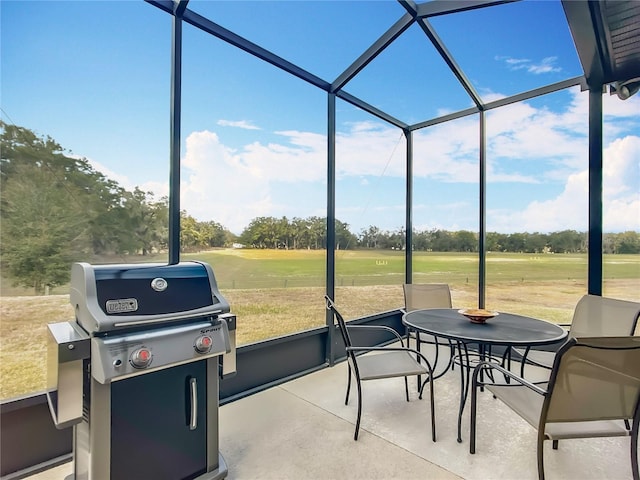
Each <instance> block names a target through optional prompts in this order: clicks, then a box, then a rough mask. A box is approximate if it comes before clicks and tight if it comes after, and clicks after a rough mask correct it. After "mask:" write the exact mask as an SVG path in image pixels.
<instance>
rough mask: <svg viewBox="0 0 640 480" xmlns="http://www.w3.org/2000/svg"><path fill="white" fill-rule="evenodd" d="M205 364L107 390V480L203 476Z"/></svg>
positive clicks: (128, 381)
mask: <svg viewBox="0 0 640 480" xmlns="http://www.w3.org/2000/svg"><path fill="white" fill-rule="evenodd" d="M206 365H207V364H206V361H204V360H200V361H197V362H192V363H188V364H185V365H179V366H176V367H172V368H167V369H165V370H160V371H157V372H153V373H149V374H144V375H139V376H137V377H132V378H128V379H125V380H120V381H117V382H114V383H113V384H112V385H111V478H112V479H113V480H122V479H126V478H135V479H136V480H143V479H149V480H152V479H153V480H164V479H166V480H179V479H191V478H195V477H197V476H199V475H201V474H203V473H205V472H206V468H207V455H206V448H207V431H206V427H207V418H206V415H207V411H206V404H207V399H206V386H207V385H206V381H207V368H206ZM194 381H195V387H196V388H195V391H194ZM194 394H195V395H196V398H197V402H196V403H197V409H196V412H197V415H196V416H195V418H194V415H193V412H192V405H193V403H194V402H193V398H192V396H193V395H194ZM194 419H195V420H196V424H195V428H193V427H194V425H193V421H194Z"/></svg>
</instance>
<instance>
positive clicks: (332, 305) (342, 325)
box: [324, 295, 353, 356]
mask: <svg viewBox="0 0 640 480" xmlns="http://www.w3.org/2000/svg"><path fill="white" fill-rule="evenodd" d="M324 300H325V302H326V303H327V309H328V310H331V312H333V315H334V318H335V319H336V320H337V321H338V328H339V329H340V333H341V334H342V340H343V341H344V346H345V347H352V346H353V343H352V342H351V337H350V336H349V331H348V330H347V324H346V323H345V321H344V318H342V315H340V312H339V311H338V309H337V308H336V304H335V303H333V300H331V299H330V298H329V296H328V295H325V296H324ZM347 354H348V355H349V356H352V355H353V353H352V352H349V351H347Z"/></svg>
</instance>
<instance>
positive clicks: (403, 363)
mask: <svg viewBox="0 0 640 480" xmlns="http://www.w3.org/2000/svg"><path fill="white" fill-rule="evenodd" d="M358 369H359V370H360V379H361V380H376V379H378V378H393V377H398V376H413V375H427V374H428V373H429V369H428V368H427V367H426V366H425V365H424V364H421V363H417V362H416V359H415V358H414V357H413V356H412V355H411V354H410V353H408V352H385V353H377V354H370V355H361V356H359V357H358Z"/></svg>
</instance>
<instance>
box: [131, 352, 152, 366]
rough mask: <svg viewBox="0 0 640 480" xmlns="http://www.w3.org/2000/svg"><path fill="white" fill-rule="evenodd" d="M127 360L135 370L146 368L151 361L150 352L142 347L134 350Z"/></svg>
mask: <svg viewBox="0 0 640 480" xmlns="http://www.w3.org/2000/svg"><path fill="white" fill-rule="evenodd" d="M129 360H130V361H131V365H133V366H134V367H135V368H146V367H148V366H149V364H150V363H151V360H153V355H151V351H150V350H149V349H148V348H146V347H142V348H139V349H137V350H135V351H134V352H133V353H132V354H131V357H129Z"/></svg>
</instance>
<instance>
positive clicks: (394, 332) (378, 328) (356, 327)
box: [347, 325, 404, 347]
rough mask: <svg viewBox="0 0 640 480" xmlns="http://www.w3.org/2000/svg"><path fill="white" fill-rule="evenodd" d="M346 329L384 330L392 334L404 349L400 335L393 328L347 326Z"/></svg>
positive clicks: (382, 326) (383, 326) (384, 326)
mask: <svg viewBox="0 0 640 480" xmlns="http://www.w3.org/2000/svg"><path fill="white" fill-rule="evenodd" d="M347 329H362V330H385V331H387V332H390V333H393V334H394V335H395V336H396V338H397V339H398V340H399V341H400V344H401V345H402V346H403V347H404V342H403V341H402V337H401V336H400V334H399V333H398V332H396V331H395V330H394V329H393V328H391V327H387V326H386V325H347Z"/></svg>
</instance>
